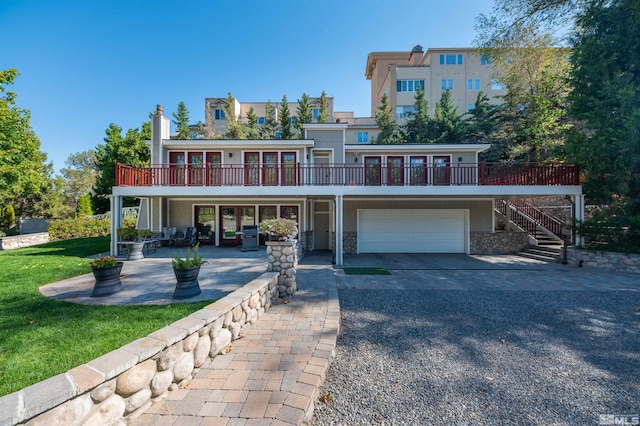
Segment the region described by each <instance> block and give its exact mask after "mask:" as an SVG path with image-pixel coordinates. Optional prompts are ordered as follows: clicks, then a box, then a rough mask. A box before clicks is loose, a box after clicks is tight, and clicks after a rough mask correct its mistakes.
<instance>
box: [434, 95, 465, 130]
mask: <svg viewBox="0 0 640 426" xmlns="http://www.w3.org/2000/svg"><path fill="white" fill-rule="evenodd" d="M433 122H434V126H433V129H434V132H435V135H434V136H435V140H434V143H460V142H462V141H463V140H464V136H465V123H464V121H462V117H461V116H460V115H458V107H456V106H455V105H454V104H453V102H452V101H451V91H450V90H449V89H447V90H445V91H444V92H442V97H441V98H440V101H438V103H437V104H436V113H435V117H434V120H433Z"/></svg>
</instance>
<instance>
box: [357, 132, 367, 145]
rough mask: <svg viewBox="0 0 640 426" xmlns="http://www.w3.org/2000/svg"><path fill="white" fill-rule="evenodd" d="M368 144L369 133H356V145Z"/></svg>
mask: <svg viewBox="0 0 640 426" xmlns="http://www.w3.org/2000/svg"><path fill="white" fill-rule="evenodd" d="M367 142H369V132H358V143H367Z"/></svg>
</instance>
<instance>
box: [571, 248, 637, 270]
mask: <svg viewBox="0 0 640 426" xmlns="http://www.w3.org/2000/svg"><path fill="white" fill-rule="evenodd" d="M581 262H582V263H581ZM567 263H568V264H569V265H572V266H588V267H590V268H598V269H608V270H617V271H623V272H633V273H636V274H640V255H638V254H624V253H616V252H611V251H591V250H582V249H577V248H575V247H573V246H570V247H567Z"/></svg>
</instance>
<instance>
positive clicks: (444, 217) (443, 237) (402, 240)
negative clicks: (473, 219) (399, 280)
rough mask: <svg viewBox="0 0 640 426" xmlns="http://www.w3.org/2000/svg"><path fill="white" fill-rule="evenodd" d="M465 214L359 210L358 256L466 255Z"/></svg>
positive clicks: (431, 211) (457, 211)
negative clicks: (371, 254)
mask: <svg viewBox="0 0 640 426" xmlns="http://www.w3.org/2000/svg"><path fill="white" fill-rule="evenodd" d="M465 213H466V210H378V209H376V210H358V252H359V253H464V252H465V241H466V238H465V236H466V231H465V228H466V227H465V223H466V220H465Z"/></svg>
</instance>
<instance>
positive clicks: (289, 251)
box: [265, 241, 298, 297]
mask: <svg viewBox="0 0 640 426" xmlns="http://www.w3.org/2000/svg"><path fill="white" fill-rule="evenodd" d="M265 244H266V245H267V263H268V266H267V271H275V272H280V275H279V276H278V293H279V295H280V297H285V296H291V295H293V294H294V293H295V292H296V290H297V284H296V266H298V256H297V251H296V244H297V241H267V242H266V243H265Z"/></svg>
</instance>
